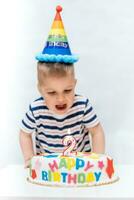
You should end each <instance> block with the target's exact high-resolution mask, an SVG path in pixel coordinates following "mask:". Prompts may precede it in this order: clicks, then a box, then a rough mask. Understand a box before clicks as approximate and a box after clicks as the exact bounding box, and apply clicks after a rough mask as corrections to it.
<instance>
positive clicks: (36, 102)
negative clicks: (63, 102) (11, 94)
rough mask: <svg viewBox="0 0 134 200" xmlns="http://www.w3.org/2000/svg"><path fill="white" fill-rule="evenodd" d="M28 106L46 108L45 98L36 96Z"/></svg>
mask: <svg viewBox="0 0 134 200" xmlns="http://www.w3.org/2000/svg"><path fill="white" fill-rule="evenodd" d="M30 107H31V109H32V110H33V109H38V108H44V109H45V108H46V109H47V106H46V103H45V100H44V98H43V97H38V98H36V99H35V100H33V101H32V102H31V104H30Z"/></svg>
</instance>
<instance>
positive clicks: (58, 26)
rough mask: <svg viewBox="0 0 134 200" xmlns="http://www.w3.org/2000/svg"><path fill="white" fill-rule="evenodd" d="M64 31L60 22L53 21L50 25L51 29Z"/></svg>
mask: <svg viewBox="0 0 134 200" xmlns="http://www.w3.org/2000/svg"><path fill="white" fill-rule="evenodd" d="M58 28H59V29H64V26H63V23H62V21H54V22H53V24H52V29H58Z"/></svg>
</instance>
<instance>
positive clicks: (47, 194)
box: [0, 165, 134, 200]
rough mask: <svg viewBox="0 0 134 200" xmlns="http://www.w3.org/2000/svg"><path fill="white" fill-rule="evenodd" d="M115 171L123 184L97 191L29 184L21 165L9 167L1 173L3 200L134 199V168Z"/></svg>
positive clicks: (25, 170) (96, 189)
mask: <svg viewBox="0 0 134 200" xmlns="http://www.w3.org/2000/svg"><path fill="white" fill-rule="evenodd" d="M116 170H117V172H118V175H119V177H120V180H119V181H118V182H116V183H113V184H109V185H103V186H97V187H73V188H71V187H69V188H65V187H62V188H60V187H48V186H39V185H34V184H31V183H29V182H27V180H26V177H27V173H28V170H27V169H24V167H23V166H22V165H9V166H7V167H6V168H3V169H1V170H0V200H1V199H2V200H3V199H34V200H35V199H38V200H39V199H47V200H48V199H62V200H63V199H100V198H102V199H104V198H107V199H108V198H110V199H117V198H121V199H124V198H125V199H128V198H131V199H134V165H118V166H116ZM33 197H34V198H33ZM55 197H56V198H55Z"/></svg>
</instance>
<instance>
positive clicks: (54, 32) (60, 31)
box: [49, 28, 66, 36]
mask: <svg viewBox="0 0 134 200" xmlns="http://www.w3.org/2000/svg"><path fill="white" fill-rule="evenodd" d="M49 35H63V36H65V35H66V33H65V31H64V29H59V28H55V29H51V30H50V32H49Z"/></svg>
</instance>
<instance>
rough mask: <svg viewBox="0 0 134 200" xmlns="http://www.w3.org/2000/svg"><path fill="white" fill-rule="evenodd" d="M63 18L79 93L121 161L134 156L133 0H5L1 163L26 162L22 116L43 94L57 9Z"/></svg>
mask: <svg viewBox="0 0 134 200" xmlns="http://www.w3.org/2000/svg"><path fill="white" fill-rule="evenodd" d="M57 4H61V5H62V6H63V12H62V19H63V23H64V26H65V30H66V32H67V36H68V40H69V44H70V47H71V50H72V52H74V53H77V54H78V55H79V57H80V60H79V62H78V63H76V65H75V69H76V75H77V79H78V84H77V93H81V94H84V95H86V96H88V97H89V99H90V101H91V102H92V104H93V106H94V108H95V110H96V112H97V114H98V116H99V118H100V119H101V122H102V125H103V127H104V130H105V135H106V153H108V154H109V155H111V156H112V157H113V158H114V160H115V161H116V163H119V164H131V163H134V159H133V158H134V156H133V155H134V105H133V103H134V89H133V86H134V55H133V54H134V1H133V0H116V1H115V0H85V1H83V0H77V1H76V0H67V1H65V0H64V1H62V0H61V1H58V0H55V1H54V0H16V1H15V0H12V1H8V0H5V1H2V3H1V1H0V26H1V27H0V58H1V59H0V94H1V97H0V167H3V166H5V165H7V164H19V163H23V159H22V154H21V151H20V147H19V141H18V134H19V123H20V121H21V119H22V117H23V115H24V113H25V111H26V109H27V108H28V105H29V103H30V102H31V101H32V100H34V99H35V98H36V97H38V95H39V93H38V91H37V88H36V84H37V80H36V60H35V59H34V56H35V54H36V53H37V52H39V51H42V49H43V47H44V44H45V42H46V39H47V37H48V33H49V30H50V28H51V24H52V22H53V19H54V16H55V7H56V5H57Z"/></svg>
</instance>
